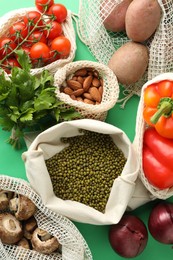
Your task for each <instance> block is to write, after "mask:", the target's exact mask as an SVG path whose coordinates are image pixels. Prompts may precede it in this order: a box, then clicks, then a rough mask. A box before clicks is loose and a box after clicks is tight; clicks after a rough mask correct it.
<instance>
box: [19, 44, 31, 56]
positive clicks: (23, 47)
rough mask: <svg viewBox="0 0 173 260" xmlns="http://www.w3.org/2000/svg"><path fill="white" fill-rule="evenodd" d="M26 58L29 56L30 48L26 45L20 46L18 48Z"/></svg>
mask: <svg viewBox="0 0 173 260" xmlns="http://www.w3.org/2000/svg"><path fill="white" fill-rule="evenodd" d="M20 48H21V49H22V50H23V51H24V52H25V53H26V54H27V55H28V56H30V48H31V47H29V46H27V45H25V44H24V45H22V46H21V47H20Z"/></svg>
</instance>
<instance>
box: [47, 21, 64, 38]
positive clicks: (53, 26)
mask: <svg viewBox="0 0 173 260" xmlns="http://www.w3.org/2000/svg"><path fill="white" fill-rule="evenodd" d="M62 32H63V30H62V26H61V24H60V23H58V22H56V21H51V20H49V21H47V22H46V24H45V30H44V34H45V36H46V38H47V39H50V40H53V39H54V38H56V37H58V36H60V35H61V34H62Z"/></svg>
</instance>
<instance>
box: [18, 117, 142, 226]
mask: <svg viewBox="0 0 173 260" xmlns="http://www.w3.org/2000/svg"><path fill="white" fill-rule="evenodd" d="M80 129H85V130H90V131H94V132H98V133H103V134H110V136H111V137H112V138H113V141H114V142H115V144H116V145H117V146H118V147H119V148H120V150H122V152H123V153H124V156H125V157H126V158H127V161H126V164H125V166H124V168H123V171H122V173H121V175H120V176H118V177H117V178H116V179H115V180H114V183H113V186H112V189H111V192H110V195H109V198H108V201H107V204H106V209H105V212H104V213H102V212H100V211H98V210H96V209H94V208H92V207H90V206H87V205H85V204H83V203H80V202H76V201H72V200H62V199H60V198H58V197H56V196H55V194H54V192H53V186H52V183H51V179H50V176H49V173H48V170H47V167H46V164H45V160H46V159H49V158H51V157H52V156H54V155H55V154H56V153H58V152H60V151H61V150H63V148H64V147H65V146H66V145H67V144H66V145H65V144H64V143H62V142H61V138H62V137H70V136H76V135H79V134H80V132H79V130H80ZM22 158H23V160H24V162H25V169H26V174H27V178H28V180H29V182H30V184H31V186H32V187H33V188H34V190H36V192H37V193H38V194H39V195H40V196H41V198H42V200H43V203H44V205H45V206H46V207H47V208H49V209H51V210H53V211H54V212H57V213H59V214H62V215H64V216H67V217H68V218H70V219H72V220H75V221H78V222H83V223H89V224H96V225H104V224H112V223H117V222H118V221H119V220H120V219H121V217H122V215H123V213H124V212H125V210H126V207H127V205H128V203H129V201H130V199H131V196H132V194H133V192H134V189H135V181H136V178H137V176H138V170H139V168H138V163H137V158H136V155H135V153H134V149H133V148H132V144H131V142H130V140H129V139H128V137H127V136H126V134H125V133H124V132H123V131H122V130H120V129H119V128H117V127H115V126H113V125H110V124H108V123H105V122H102V121H98V120H94V119H79V120H74V121H69V122H63V123H60V124H58V125H55V126H53V127H51V128H49V129H47V130H46V131H44V132H42V133H41V134H39V135H38V136H37V137H36V138H35V139H34V141H33V142H32V143H31V145H30V147H29V149H28V151H26V152H24V153H23V155H22Z"/></svg>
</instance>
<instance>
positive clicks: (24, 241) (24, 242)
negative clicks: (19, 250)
mask: <svg viewBox="0 0 173 260" xmlns="http://www.w3.org/2000/svg"><path fill="white" fill-rule="evenodd" d="M17 245H18V246H21V247H23V248H25V249H30V245H29V241H28V240H27V239H26V238H24V237H22V239H21V240H20V241H19V242H18V243H17Z"/></svg>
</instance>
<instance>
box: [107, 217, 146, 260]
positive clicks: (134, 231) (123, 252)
mask: <svg viewBox="0 0 173 260" xmlns="http://www.w3.org/2000/svg"><path fill="white" fill-rule="evenodd" d="M109 241H110V244H111V246H112V248H113V249H114V251H115V252H116V253H117V254H119V255H120V256H122V257H127V258H132V257H135V256H137V255H139V254H140V253H142V251H143V250H144V249H145V247H146V245H147V241H148V231H147V228H146V226H145V224H144V223H143V221H142V220H140V219H139V218H138V217H136V216H132V215H124V216H123V217H122V218H121V220H120V221H119V223H117V224H114V225H111V227H110V230H109Z"/></svg>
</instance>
